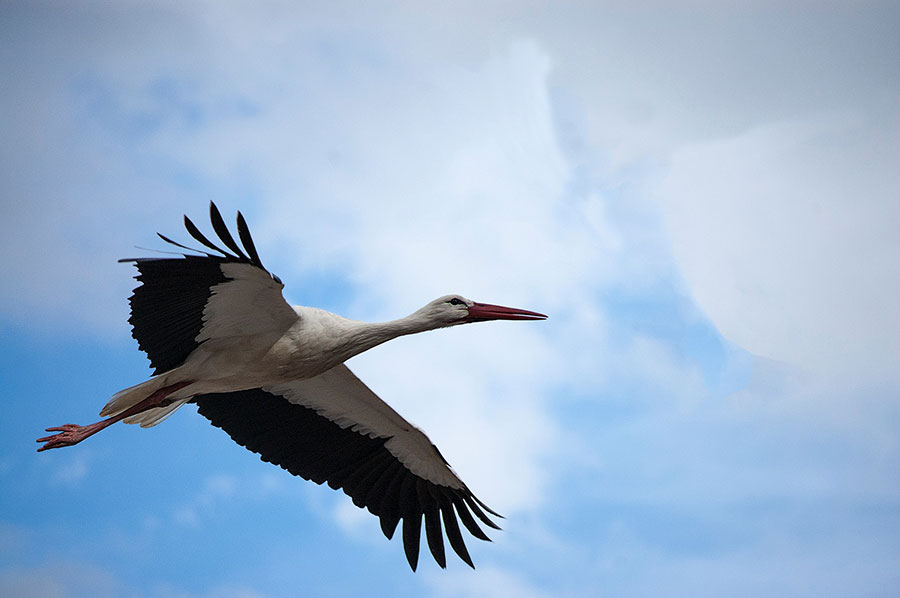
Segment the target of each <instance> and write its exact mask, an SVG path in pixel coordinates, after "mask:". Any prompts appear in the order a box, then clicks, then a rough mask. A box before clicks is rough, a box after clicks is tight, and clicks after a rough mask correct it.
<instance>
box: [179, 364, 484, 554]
mask: <svg viewBox="0 0 900 598" xmlns="http://www.w3.org/2000/svg"><path fill="white" fill-rule="evenodd" d="M363 389H364V390H363ZM313 395H315V396H313ZM339 397H343V398H344V400H343V401H342V400H341V398H339ZM348 398H349V400H348ZM332 399H333V400H332ZM194 402H195V403H197V405H198V407H199V412H200V414H201V415H203V416H204V417H206V418H207V419H209V420H210V422H212V424H213V425H214V426H216V427H218V428H222V429H223V430H225V432H227V433H228V434H229V436H231V438H232V439H233V440H234V441H235V442H237V443H238V444H240V445H241V446H244V447H246V448H248V449H249V450H251V451H253V452H254V453H257V454H259V455H260V457H261V459H262V460H263V461H268V462H269V463H274V464H275V465H279V466H281V467H282V468H284V469H286V470H287V471H289V472H290V473H292V474H294V475H297V476H300V477H302V478H304V479H307V480H311V481H313V482H315V483H316V484H322V483H326V482H327V483H328V485H329V486H331V487H332V488H334V489H335V490H336V489H338V488H342V489H343V490H344V492H345V493H346V494H347V495H348V496H350V497H351V498H352V499H353V503H354V504H355V505H356V506H358V507H361V508H367V509H368V510H369V511H370V512H371V513H372V514H374V515H376V516H377V517H378V518H379V519H380V520H381V529H382V531H383V532H384V535H385V536H386V537H387V538H388V539H390V538H391V537H392V536H393V535H394V531H395V530H396V528H397V525H398V524H399V522H400V520H401V519H402V520H403V548H404V551H405V553H406V558H407V560H408V561H409V565H410V567H411V568H412V569H413V571H415V569H416V565H417V564H418V559H419V544H420V536H421V529H422V519H423V518H424V520H425V537H426V540H427V542H428V547H429V548H430V549H431V554H432V555H433V556H434V559H435V561H437V563H438V564H439V565H440V566H441V567H445V566H446V558H445V554H444V542H443V534H442V533H441V522H442V521H443V528H444V532H445V533H446V534H447V539H448V540H449V542H450V546H451V547H452V548H453V550H454V551H455V552H456V554H458V555H459V557H460V558H461V559H462V560H463V561H465V562H466V563H467V564H468V565H469V566H472V567H473V568H474V565H472V559H471V557H470V556H469V552H468V550H467V549H466V545H465V542H464V541H463V536H462V533H461V531H460V527H459V520H461V521H462V523H463V525H464V526H465V527H466V529H468V530H469V532H470V533H471V534H472V535H473V536H475V537H476V538H479V539H482V540H489V538H488V537H487V536H486V535H485V533H484V532H483V531H482V530H481V528H480V527H479V526H478V523H477V522H476V520H475V517H473V516H472V514H473V513H474V514H475V515H476V516H477V517H478V518H479V519H480V520H481V521H483V522H484V523H485V524H486V525H488V526H490V527H493V528H495V529H499V527H497V525H496V524H495V523H494V522H493V521H491V520H490V519H489V518H488V516H487V515H486V514H485V512H484V511H485V510H486V511H488V512H489V513H491V514H493V515H497V516H498V517H499V515H498V514H497V513H495V512H494V511H492V510H491V509H489V508H488V507H487V506H486V505H484V503H482V502H481V501H479V500H478V499H477V498H476V497H475V496H474V495H473V494H472V492H471V491H470V490H469V489H468V488H467V487H466V485H465V484H464V483H463V482H462V481H461V480H460V479H459V478H458V477H457V476H456V474H455V473H454V472H453V470H452V469H450V467H449V465H448V464H447V462H446V461H445V460H444V458H443V457H442V456H441V454H440V453H439V452H438V450H437V448H436V447H435V446H434V445H433V444H431V441H429V440H428V438H427V437H426V436H425V435H424V434H423V433H422V432H421V431H420V430H418V429H417V428H415V426H413V425H412V424H410V423H409V422H407V421H406V420H405V419H403V418H402V417H401V416H400V415H398V414H397V413H396V412H395V411H393V409H391V408H390V407H389V406H388V405H387V404H386V403H384V402H383V401H381V399H379V398H378V397H377V396H376V395H375V394H374V393H372V391H370V390H369V389H368V388H367V387H366V386H365V385H364V384H363V383H362V382H360V381H359V379H358V378H356V377H355V376H354V375H353V374H352V373H351V372H350V370H349V369H347V368H346V366H343V365H340V366H337V367H336V368H334V369H333V370H330V371H329V372H326V373H325V374H323V375H321V376H317V377H316V378H311V379H309V380H297V381H295V382H292V383H290V384H289V385H283V386H281V387H277V388H271V389H267V390H263V389H260V388H257V389H251V390H244V391H239V392H232V393H221V394H207V395H199V396H197V397H195V398H194ZM301 402H303V403H307V404H299V403H301ZM352 414H357V415H359V417H356V418H354V417H353V416H352ZM457 517H458V519H457Z"/></svg>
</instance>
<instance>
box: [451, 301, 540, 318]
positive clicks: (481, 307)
mask: <svg viewBox="0 0 900 598" xmlns="http://www.w3.org/2000/svg"><path fill="white" fill-rule="evenodd" d="M546 319H547V316H545V315H544V314H539V313H537V312H536V311H528V310H527V309H518V308H516V307H503V306H502V305H491V304H490V303H475V304H474V305H471V306H469V315H468V316H466V317H465V318H463V321H464V322H486V321H487V320H546Z"/></svg>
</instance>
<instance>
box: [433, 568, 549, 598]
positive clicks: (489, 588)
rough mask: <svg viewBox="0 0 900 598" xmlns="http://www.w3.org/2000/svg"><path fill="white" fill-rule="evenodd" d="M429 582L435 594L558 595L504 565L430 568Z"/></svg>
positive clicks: (486, 597) (489, 597)
mask: <svg viewBox="0 0 900 598" xmlns="http://www.w3.org/2000/svg"><path fill="white" fill-rule="evenodd" d="M426 583H427V584H428V586H429V587H430V588H431V593H430V595H432V596H435V597H438V598H440V597H445V596H446V597H449V596H453V597H458V598H464V597H472V598H504V597H507V596H515V597H516V598H541V597H543V596H551V595H553V596H555V595H557V594H555V593H547V592H544V591H542V590H539V589H537V588H535V587H534V586H533V585H532V584H530V583H529V582H527V581H526V580H524V579H522V578H521V576H520V575H518V574H516V573H513V572H511V571H509V570H506V569H503V568H501V567H494V566H484V567H479V568H478V573H477V575H473V574H472V573H471V572H470V571H462V572H457V571H436V572H435V571H429V573H428V576H427V578H426Z"/></svg>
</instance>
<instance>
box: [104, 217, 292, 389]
mask: <svg viewBox="0 0 900 598" xmlns="http://www.w3.org/2000/svg"><path fill="white" fill-rule="evenodd" d="M209 212H210V220H211V221H212V225H213V230H215V232H216V235H218V237H219V240H220V241H221V243H222V244H223V245H224V246H225V249H222V248H221V247H219V246H217V245H216V244H215V243H213V242H212V241H210V240H209V239H208V238H207V237H206V236H204V235H203V233H201V232H200V230H199V229H198V228H197V227H196V226H195V225H194V223H193V222H191V220H190V219H189V218H188V217H187V216H185V217H184V226H185V228H186V229H187V231H188V232H189V233H190V235H191V236H192V237H193V238H194V239H196V240H197V241H198V242H199V243H201V244H202V245H204V246H205V247H207V248H208V249H210V250H212V251H215V252H217V253H218V254H221V255H216V254H214V253H210V252H208V251H205V250H198V249H193V248H191V247H187V246H186V245H182V244H181V243H177V242H175V241H173V240H171V239H169V238H168V237H165V236H163V235H161V234H160V235H159V236H160V238H161V239H163V240H164V241H166V242H167V243H171V244H172V245H175V246H176V247H180V248H181V249H186V250H188V251H192V252H195V253H200V254H201V255H195V254H193V253H184V254H182V255H181V257H177V258H156V257H147V258H130V259H122V260H119V261H120V262H134V263H135V265H136V266H137V269H138V275H137V276H136V277H135V278H136V279H137V280H138V281H140V282H141V285H140V286H139V287H137V288H136V289H134V294H133V295H132V296H131V298H130V299H129V303H130V304H131V318H129V320H128V321H129V322H130V323H131V326H132V336H133V337H134V338H135V340H137V342H138V345H139V346H140V348H141V350H142V351H144V352H145V353H146V354H147V357H149V359H150V364H151V365H152V366H153V368H154V374H161V373H163V372H166V371H168V370H171V369H172V368H175V367H178V366H179V365H181V364H182V363H183V362H184V360H185V359H187V357H188V355H190V354H191V352H192V351H193V350H194V349H196V348H197V347H198V346H199V345H200V344H201V343H202V342H204V341H206V340H209V339H212V338H222V337H228V336H241V335H255V334H265V333H268V332H271V333H277V332H278V331H281V330H285V329H286V328H288V327H289V326H290V325H291V324H292V323H293V322H295V321H296V319H297V314H296V312H294V310H293V308H291V307H290V305H288V304H287V302H286V301H285V300H284V297H283V296H282V295H281V290H282V289H283V288H284V285H283V284H282V283H281V280H279V278H278V277H277V276H275V275H274V274H271V273H270V272H269V271H267V270H266V269H265V267H264V266H263V264H262V261H261V260H260V259H259V254H258V253H257V252H256V247H255V246H254V244H253V239H252V238H251V237H250V229H249V228H248V227H247V222H246V221H245V220H244V217H243V216H242V215H241V213H240V212H238V215H237V227H238V237H239V238H240V244H239V243H238V242H237V241H235V239H234V237H232V236H231V233H230V232H229V230H228V227H227V226H226V225H225V222H224V221H223V220H222V215H221V214H220V213H219V210H218V208H216V205H215V204H214V203H212V202H210V204H209Z"/></svg>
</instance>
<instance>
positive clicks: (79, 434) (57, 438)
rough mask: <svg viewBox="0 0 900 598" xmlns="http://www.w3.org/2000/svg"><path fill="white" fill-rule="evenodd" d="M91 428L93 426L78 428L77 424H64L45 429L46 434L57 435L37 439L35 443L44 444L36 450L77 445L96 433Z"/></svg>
mask: <svg viewBox="0 0 900 598" xmlns="http://www.w3.org/2000/svg"><path fill="white" fill-rule="evenodd" d="M93 428H94V426H79V425H78V424H66V425H64V426H57V427H55V428H47V430H46V431H47V432H59V434H54V435H53V436H45V437H43V438H38V439H37V441H36V442H44V443H46V444H44V446H42V447H41V448H39V449H38V452H41V451H46V450H49V449H55V448H62V447H64V446H72V445H74V444H78V443H79V442H81V441H82V440H84V439H85V438H87V437H88V436H90V435H92V434H93V433H94V432H95V431H96V430H94V429H93Z"/></svg>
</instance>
